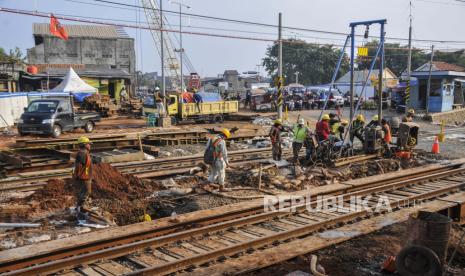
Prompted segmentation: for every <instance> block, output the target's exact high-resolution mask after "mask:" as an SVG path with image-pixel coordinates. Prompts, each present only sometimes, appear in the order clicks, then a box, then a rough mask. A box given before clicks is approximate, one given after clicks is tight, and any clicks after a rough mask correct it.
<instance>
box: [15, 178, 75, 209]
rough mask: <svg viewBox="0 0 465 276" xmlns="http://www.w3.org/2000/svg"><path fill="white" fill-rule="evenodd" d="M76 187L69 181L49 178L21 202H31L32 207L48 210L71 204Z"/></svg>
mask: <svg viewBox="0 0 465 276" xmlns="http://www.w3.org/2000/svg"><path fill="white" fill-rule="evenodd" d="M76 191H77V190H76V187H74V186H73V183H72V182H70V181H64V180H62V179H50V180H49V181H47V185H45V187H44V188H42V189H40V190H37V191H36V192H35V193H33V194H32V195H30V196H28V197H26V198H24V199H22V201H23V202H22V203H26V204H31V205H32V206H33V207H34V209H41V210H44V211H50V210H53V209H60V208H66V207H70V206H73V205H74V204H75V201H76V200H75V194H76Z"/></svg>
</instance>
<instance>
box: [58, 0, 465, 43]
mask: <svg viewBox="0 0 465 276" xmlns="http://www.w3.org/2000/svg"><path fill="white" fill-rule="evenodd" d="M67 1H71V2H81V3H85V2H82V1H77V0H67ZM92 1H94V2H100V3H106V4H112V5H119V6H125V7H132V8H141V9H143V8H144V7H142V6H139V5H132V4H127V3H121V2H115V1H109V0H92ZM418 1H428V0H418ZM460 2H461V1H460ZM87 4H92V3H87ZM154 10H158V9H154ZM163 12H166V13H171V14H176V15H179V12H178V11H170V10H163ZM183 14H184V15H185V16H192V17H196V18H203V19H209V20H217V21H223V22H230V23H239V24H248V25H255V26H261V27H270V28H278V25H274V24H268V23H261V22H253V21H245V20H238V19H229V18H222V17H216V16H207V15H201V14H194V13H183ZM282 28H283V29H288V30H297V31H304V32H314V33H322V34H329V35H343V36H346V35H347V34H346V33H342V32H334V31H323V30H316V29H308V28H298V27H289V26H282ZM357 36H358V37H362V36H363V35H357ZM372 38H373V37H372ZM386 39H390V40H399V41H407V40H408V38H398V37H386ZM412 40H413V41H417V42H433V43H454V44H465V41H453V40H431V39H412Z"/></svg>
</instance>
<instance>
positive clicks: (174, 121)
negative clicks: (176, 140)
mask: <svg viewBox="0 0 465 276" xmlns="http://www.w3.org/2000/svg"><path fill="white" fill-rule="evenodd" d="M177 123H178V119H176V117H174V116H172V117H171V125H172V126H175V125H176V124H177Z"/></svg>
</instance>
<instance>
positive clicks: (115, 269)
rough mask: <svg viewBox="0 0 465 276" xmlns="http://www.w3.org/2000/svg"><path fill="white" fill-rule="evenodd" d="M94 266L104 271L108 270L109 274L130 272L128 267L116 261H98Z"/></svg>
mask: <svg viewBox="0 0 465 276" xmlns="http://www.w3.org/2000/svg"><path fill="white" fill-rule="evenodd" d="M96 266H98V267H100V268H101V269H104V270H105V271H108V272H110V273H111V274H114V275H121V274H126V273H129V272H131V271H132V270H131V269H129V268H128V267H125V266H123V265H121V264H119V263H117V262H113V261H109V262H104V263H99V264H97V265H96Z"/></svg>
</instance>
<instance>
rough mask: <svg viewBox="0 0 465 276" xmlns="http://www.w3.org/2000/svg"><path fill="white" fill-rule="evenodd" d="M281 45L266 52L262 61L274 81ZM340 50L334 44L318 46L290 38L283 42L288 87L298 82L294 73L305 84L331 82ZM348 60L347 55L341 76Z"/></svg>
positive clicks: (284, 70)
mask: <svg viewBox="0 0 465 276" xmlns="http://www.w3.org/2000/svg"><path fill="white" fill-rule="evenodd" d="M278 50H279V44H278V43H274V44H273V45H272V46H269V47H268V48H267V50H266V56H265V58H263V65H264V66H265V70H266V71H267V72H268V74H269V75H271V76H272V77H273V79H274V78H275V77H276V76H277V74H278V70H277V69H278ZM340 52H341V50H339V49H336V48H334V47H333V46H332V45H323V46H320V45H315V44H309V43H306V42H305V41H303V40H296V39H291V40H290V41H289V42H288V43H286V42H285V43H283V77H284V79H285V84H289V83H293V82H295V75H294V74H295V73H296V72H300V75H299V82H300V83H304V84H325V83H329V82H331V77H332V75H333V73H334V70H335V69H336V65H337V61H338V59H339V56H340ZM348 68H349V61H348V58H347V56H344V58H343V62H342V64H341V68H340V70H339V74H338V77H339V76H342V75H343V74H344V73H346V72H347V70H348Z"/></svg>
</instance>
